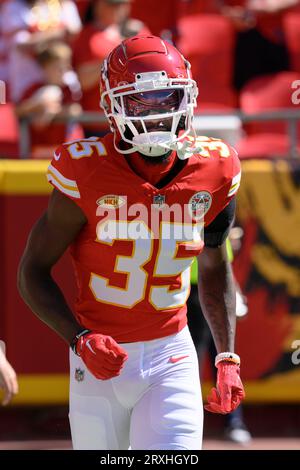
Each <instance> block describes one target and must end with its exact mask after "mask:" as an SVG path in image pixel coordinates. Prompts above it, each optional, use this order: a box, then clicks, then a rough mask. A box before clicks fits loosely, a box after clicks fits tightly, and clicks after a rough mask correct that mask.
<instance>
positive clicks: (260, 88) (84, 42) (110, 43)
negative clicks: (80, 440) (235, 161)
mask: <svg viewBox="0 0 300 470" xmlns="http://www.w3.org/2000/svg"><path fill="white" fill-rule="evenodd" d="M136 34H144V35H145V34H146V35H148V34H154V35H158V36H161V37H162V38H163V39H166V40H168V41H170V42H172V43H174V44H175V45H176V46H177V47H178V49H179V50H180V51H181V52H182V53H183V55H184V56H185V57H186V58H187V59H188V60H189V61H190V63H191V65H192V73H193V78H194V79H195V80H196V81H197V83H198V87H199V98H198V107H197V110H196V117H195V127H196V131H197V133H198V134H200V135H209V136H211V137H220V138H224V139H225V140H227V141H229V142H230V143H231V144H233V145H234V146H235V147H236V148H237V150H238V152H239V156H240V158H241V160H242V166H243V175H244V176H243V179H242V185H241V188H240V191H239V196H238V209H237V222H236V223H237V225H236V227H235V228H234V230H233V231H232V233H231V243H232V248H233V254H234V256H231V255H232V254H231V255H230V256H231V257H232V262H233V268H234V273H235V277H236V279H237V282H238V284H239V286H240V287H239V288H238V289H239V297H238V302H239V304H238V305H239V309H238V311H237V315H238V316H239V317H242V319H241V322H239V325H238V336H237V352H238V353H239V354H240V355H241V356H242V358H243V361H244V364H245V366H244V369H243V379H244V380H245V382H246V391H247V399H246V405H245V416H246V420H245V419H244V417H243V415H242V410H239V412H238V413H237V414H234V415H233V416H231V417H229V419H227V421H226V422H225V421H224V420H223V419H222V418H223V417H215V416H210V417H208V418H207V422H206V428H205V432H206V433H208V435H211V436H214V437H215V436H216V432H217V431H216V430H219V431H218V432H220V433H222V435H223V434H225V437H226V438H227V439H231V440H232V441H235V442H238V443H240V444H241V443H242V444H249V443H250V442H251V432H250V431H252V433H253V434H254V435H256V436H257V435H260V434H261V435H264V433H265V434H267V435H274V434H275V435H280V436H281V437H282V438H283V437H293V438H294V437H295V436H296V438H297V443H298V444H295V443H294V441H293V444H291V445H293V446H296V447H297V445H298V448H300V440H299V429H300V411H299V406H297V404H299V401H300V393H299V390H300V373H299V362H300V358H299V354H298V356H297V355H296V360H292V359H291V357H292V353H293V350H294V349H295V348H296V346H295V347H294V346H293V345H294V344H296V343H295V341H297V339H299V338H300V284H299V277H300V255H299V253H300V247H299V240H300V237H299V226H300V225H299V224H300V221H299V214H300V210H299V209H300V207H299V201H300V199H299V194H298V193H299V190H298V188H299V182H300V178H299V175H300V164H299V151H300V140H299V138H298V127H299V126H298V121H299V120H300V114H299V106H300V105H299V103H300V0H76V1H75V0H0V80H1V82H0V85H1V88H0V219H1V220H2V221H3V227H4V229H3V231H2V233H1V236H0V237H2V239H1V243H0V257H1V260H2V264H1V266H0V279H1V280H2V281H1V283H0V295H1V298H2V299H4V301H3V315H0V333H1V335H0V338H1V339H4V340H5V341H6V342H7V346H8V357H9V359H10V360H11V362H12V364H13V366H14V367H15V368H16V370H17V372H18V375H19V381H20V393H19V395H18V396H17V397H16V399H15V403H17V405H18V404H19V405H20V406H24V405H26V406H28V405H30V407H27V408H24V409H23V417H25V421H27V424H23V425H22V419H21V416H22V414H21V413H19V414H18V417H16V414H15V413H14V412H10V411H7V412H6V413H7V414H6V415H5V414H2V415H1V417H2V419H4V420H5V416H6V418H7V419H6V420H5V422H6V425H5V431H1V426H0V441H1V439H4V440H5V439H13V438H14V436H16V435H17V438H24V436H27V437H25V438H26V439H27V438H30V436H34V433H35V432H36V434H37V436H39V437H40V436H43V435H46V436H48V435H49V432H50V434H51V433H52V435H53V436H56V437H66V436H68V432H69V431H68V425H67V413H66V408H65V406H66V402H67V394H68V377H67V352H66V348H65V345H63V344H62V343H61V342H60V341H59V339H57V338H56V337H55V336H54V335H53V334H52V333H51V332H50V331H49V329H47V328H45V327H44V326H43V325H41V324H40V323H39V322H38V320H36V319H35V318H34V317H33V315H32V314H31V313H30V312H29V311H28V309H27V307H26V306H25V305H24V304H23V303H22V302H21V300H20V299H19V297H18V294H17V292H16V288H15V284H16V280H15V278H16V268H17V265H18V262H19V258H20V254H21V252H22V251H23V247H24V243H25V240H26V238H27V235H28V231H29V229H30V228H31V226H32V224H33V222H34V221H35V220H36V219H37V217H38V216H39V214H40V213H41V211H42V210H43V208H44V207H45V204H46V203H47V198H48V195H49V191H50V188H48V186H47V184H46V181H45V177H44V174H45V169H46V166H47V161H46V159H50V158H51V156H52V152H53V150H54V149H55V148H56V147H57V146H58V145H59V144H60V143H62V142H64V141H70V140H74V139H77V138H82V137H90V136H95V135H96V136H102V135H104V134H105V133H106V132H108V131H109V128H108V125H107V124H106V121H105V118H104V115H103V113H102V112H101V110H100V109H99V72H100V66H101V63H102V61H103V59H104V58H105V57H106V56H107V55H108V53H109V52H110V51H111V50H112V49H113V48H114V47H115V46H116V45H118V44H119V43H120V41H122V40H123V39H124V38H127V37H130V36H134V35H136ZM1 159H3V161H2V160H1ZM23 159H26V163H27V165H26V166H21V163H22V162H21V160H23ZM41 159H44V161H42V162H41V161H40V160H41ZM30 162H31V163H30ZM1 163H3V166H1ZM23 163H25V162H23ZM20 207H21V208H22V210H21V211H20ZM16 213H17V214H18V218H16V217H15V214H16ZM228 249H229V251H230V250H231V248H230V246H229V247H228ZM233 258H234V259H233ZM69 275H70V270H69V268H66V265H65V264H64V262H63V263H62V267H59V268H58V276H59V277H60V280H61V282H65V281H66V280H67V285H66V287H65V289H64V291H66V293H67V297H68V298H69V299H72V295H73V288H71V287H70V285H69V284H70V282H69V280H70V277H69ZM192 280H193V286H192V293H191V296H190V299H189V322H190V326H191V329H192V333H193V339H194V341H195V344H196V346H197V350H198V354H199V358H200V359H201V364H202V368H203V381H204V385H205V384H207V383H208V382H209V381H211V380H212V381H213V380H214V377H213V374H212V370H213V367H212V360H211V359H210V358H213V357H214V354H215V351H214V350H213V345H212V341H211V337H210V335H209V331H208V329H207V326H206V325H205V324H204V320H203V318H202V317H201V316H200V315H199V314H198V313H199V312H198V310H199V305H198V303H197V300H196V298H197V294H196V287H195V284H196V282H197V280H196V278H195V276H194V277H192ZM240 289H241V290H240ZM246 297H247V299H246ZM248 312H249V315H246V314H247V313H248ZM16 325H18V328H17V329H16ZM29 331H30V335H31V336H30V342H29V344H28V342H26V344H24V338H23V333H26V332H29ZM2 332H3V334H2ZM297 344H298V343H297ZM298 346H300V340H299V344H298ZM293 348H294V349H293ZM49 350H50V351H51V352H52V353H51V355H49ZM207 351H208V352H209V354H207ZM0 352H1V350H0ZM0 359H1V358H0ZM298 359H299V360H298ZM1 367H2V368H3V370H4V367H10V366H9V365H7V364H6V363H5V362H4V359H3V360H2V362H1V360H0V386H1V370H2V369H1ZM12 380H15V377H14V376H13V378H12ZM14 386H15V388H16V387H17V385H16V384H15V385H14ZM205 386H206V385H205ZM3 388H4V387H3ZM207 389H208V385H207ZM8 398H10V396H9V397H8ZM4 400H5V401H8V400H7V395H6V397H5V398H4ZM249 404H250V406H249ZM295 404H296V406H295ZM53 405H54V407H56V408H55V410H54V412H53V408H51V407H53ZM60 405H61V406H62V408H60V407H59V406H60ZM251 406H252V407H253V408H251ZM282 406H284V407H283V408H282ZM35 407H40V408H35ZM268 407H269V408H268ZM25 409H26V411H24V410H25ZM37 410H38V411H37ZM253 410H254V413H253ZM268 410H269V411H268ZM19 411H20V410H19ZM3 413H5V412H3ZM23 421H24V420H23ZM245 421H246V423H245ZM28 423H30V424H31V429H30V430H29V427H28V426H29V424H28ZM248 425H249V428H250V431H249V429H248ZM224 426H225V427H224ZM45 429H46V432H45ZM16 430H17V434H16ZM24 430H25V431H24ZM236 431H237V432H236ZM18 432H19V434H18ZM276 433H277V434H276ZM35 437H36V436H35ZM282 442H283V440H282V439H281V443H282ZM295 442H296V441H295ZM280 445H281V444H277V443H275V444H274V446H275V448H276V446H277V448H281V447H280ZM278 446H279V447H278ZM0 448H1V445H0ZM3 448H6V447H3ZM13 448H15V447H13ZM34 448H35V447H34Z"/></svg>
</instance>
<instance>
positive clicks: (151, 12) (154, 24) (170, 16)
mask: <svg viewBox="0 0 300 470" xmlns="http://www.w3.org/2000/svg"><path fill="white" fill-rule="evenodd" d="M180 2H181V0H163V1H161V0H135V1H134V2H132V8H131V17H132V18H137V19H139V20H141V21H143V22H144V23H145V24H146V25H147V26H148V28H149V29H150V31H151V33H152V34H155V35H156V36H160V35H161V33H162V32H163V31H164V30H170V31H174V30H175V28H176V21H177V15H178V13H177V11H178V7H179V4H180Z"/></svg>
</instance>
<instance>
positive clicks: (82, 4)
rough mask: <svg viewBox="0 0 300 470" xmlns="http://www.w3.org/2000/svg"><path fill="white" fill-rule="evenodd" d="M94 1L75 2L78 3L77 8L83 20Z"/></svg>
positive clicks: (76, 0)
mask: <svg viewBox="0 0 300 470" xmlns="http://www.w3.org/2000/svg"><path fill="white" fill-rule="evenodd" d="M91 2H92V0H75V3H76V6H77V9H78V13H79V15H80V18H81V19H82V20H83V19H84V17H85V15H86V11H87V9H88V7H89V4H90V3H91Z"/></svg>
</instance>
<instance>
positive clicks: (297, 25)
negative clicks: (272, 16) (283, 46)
mask: <svg viewBox="0 0 300 470" xmlns="http://www.w3.org/2000/svg"><path fill="white" fill-rule="evenodd" d="M283 27H284V33H285V38H286V43H287V46H288V50H289V56H290V63H291V68H292V70H294V71H295V72H300V12H298V13H295V12H293V13H292V12H291V13H287V14H286V15H284V18H283Z"/></svg>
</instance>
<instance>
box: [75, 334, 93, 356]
mask: <svg viewBox="0 0 300 470" xmlns="http://www.w3.org/2000/svg"><path fill="white" fill-rule="evenodd" d="M90 332H91V330H82V331H80V332H79V333H77V335H76V336H74V338H73V339H72V341H71V343H70V348H71V349H72V351H73V353H75V354H76V356H79V354H77V351H76V347H77V341H78V340H79V338H81V336H84V335H86V334H87V333H90Z"/></svg>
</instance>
